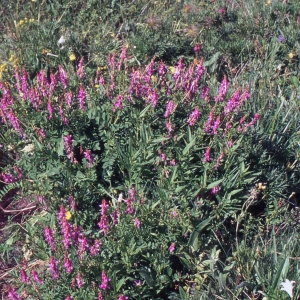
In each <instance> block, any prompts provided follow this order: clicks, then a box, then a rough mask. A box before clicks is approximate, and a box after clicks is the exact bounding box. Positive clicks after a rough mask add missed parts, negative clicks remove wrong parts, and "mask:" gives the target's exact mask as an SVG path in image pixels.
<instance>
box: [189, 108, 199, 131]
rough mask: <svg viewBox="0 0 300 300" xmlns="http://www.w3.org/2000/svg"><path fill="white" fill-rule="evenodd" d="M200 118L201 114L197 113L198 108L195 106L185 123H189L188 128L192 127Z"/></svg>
mask: <svg viewBox="0 0 300 300" xmlns="http://www.w3.org/2000/svg"><path fill="white" fill-rule="evenodd" d="M200 116H201V112H200V111H199V107H198V106H197V107H196V108H195V110H194V111H193V112H192V113H191V114H190V116H189V118H188V120H187V122H188V123H189V125H190V126H194V125H195V124H196V122H197V120H198V118H199V117H200Z"/></svg>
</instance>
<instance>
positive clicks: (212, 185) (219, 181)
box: [206, 179, 223, 190]
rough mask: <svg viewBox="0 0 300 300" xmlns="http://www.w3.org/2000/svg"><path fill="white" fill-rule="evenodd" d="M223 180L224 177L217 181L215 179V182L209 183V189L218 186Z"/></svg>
mask: <svg viewBox="0 0 300 300" xmlns="http://www.w3.org/2000/svg"><path fill="white" fill-rule="evenodd" d="M222 181H223V179H220V180H217V181H215V182H212V183H211V184H209V185H208V186H207V187H206V188H207V189H208V190H210V189H212V188H214V187H215V186H217V185H218V184H219V183H221V182H222Z"/></svg>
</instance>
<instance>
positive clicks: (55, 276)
mask: <svg viewBox="0 0 300 300" xmlns="http://www.w3.org/2000/svg"><path fill="white" fill-rule="evenodd" d="M49 268H50V271H51V273H52V279H53V280H56V279H58V278H59V271H58V260H56V259H55V257H53V256H51V257H50V261H49Z"/></svg>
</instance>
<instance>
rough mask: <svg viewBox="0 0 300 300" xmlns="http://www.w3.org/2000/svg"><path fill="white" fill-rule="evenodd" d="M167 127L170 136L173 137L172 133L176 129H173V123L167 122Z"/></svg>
mask: <svg viewBox="0 0 300 300" xmlns="http://www.w3.org/2000/svg"><path fill="white" fill-rule="evenodd" d="M166 127H167V129H168V131H169V136H171V135H172V131H174V129H173V128H172V122H171V121H169V122H167V123H166Z"/></svg>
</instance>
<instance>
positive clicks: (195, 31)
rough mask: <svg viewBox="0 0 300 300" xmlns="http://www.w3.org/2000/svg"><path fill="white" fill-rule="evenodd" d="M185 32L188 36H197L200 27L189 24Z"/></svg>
mask: <svg viewBox="0 0 300 300" xmlns="http://www.w3.org/2000/svg"><path fill="white" fill-rule="evenodd" d="M184 31H185V34H186V36H188V37H192V38H195V37H196V36H197V35H198V34H199V28H198V27H197V26H195V25H190V26H187V27H186V28H185V29H184Z"/></svg>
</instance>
